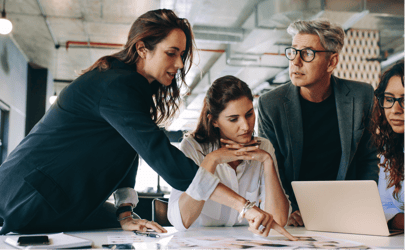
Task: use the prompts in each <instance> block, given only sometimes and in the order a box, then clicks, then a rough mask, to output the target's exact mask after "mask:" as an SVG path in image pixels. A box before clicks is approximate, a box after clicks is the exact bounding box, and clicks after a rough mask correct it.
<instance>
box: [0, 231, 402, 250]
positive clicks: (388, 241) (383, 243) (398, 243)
mask: <svg viewBox="0 0 405 250" xmlns="http://www.w3.org/2000/svg"><path fill="white" fill-rule="evenodd" d="M166 228H167V229H168V231H169V233H168V234H167V235H168V237H164V235H162V237H161V238H159V239H164V238H165V239H166V238H167V239H168V241H170V239H174V238H173V237H171V236H172V235H173V236H175V237H176V238H177V239H179V238H181V239H187V238H188V239H193V238H194V239H195V238H198V237H200V238H201V237H207V238H208V237H230V238H245V239H246V238H249V239H253V240H261V241H262V240H266V238H263V237H260V236H257V235H254V234H253V233H251V232H250V231H248V230H247V227H206V228H198V229H197V228H196V229H190V230H188V231H185V232H177V230H175V229H174V228H173V227H166ZM286 229H287V230H288V231H289V232H290V233H291V234H292V235H294V236H301V235H302V236H323V237H328V238H334V239H338V240H339V239H340V240H345V241H355V242H359V243H362V244H363V245H366V246H369V247H372V248H394V249H404V235H403V234H400V235H395V236H390V237H383V236H368V235H357V234H341V233H326V232H318V231H307V230H306V229H305V228H302V227H301V228H294V227H286ZM66 233H67V234H70V235H75V236H78V237H82V238H86V239H90V240H92V241H93V248H101V245H102V244H107V243H108V236H122V237H125V236H129V237H132V236H133V235H134V234H133V233H132V232H128V231H122V230H121V229H109V230H95V231H77V232H66ZM270 235H271V236H270V238H271V237H275V236H279V234H278V233H277V232H275V231H274V230H272V232H271V234H270ZM6 237H7V236H0V249H13V247H11V246H9V245H7V244H6V243H4V240H5V239H6ZM277 238H279V237H277ZM147 240H148V241H154V240H155V241H156V239H152V238H149V237H147ZM182 248H183V247H182ZM232 248H233V247H232Z"/></svg>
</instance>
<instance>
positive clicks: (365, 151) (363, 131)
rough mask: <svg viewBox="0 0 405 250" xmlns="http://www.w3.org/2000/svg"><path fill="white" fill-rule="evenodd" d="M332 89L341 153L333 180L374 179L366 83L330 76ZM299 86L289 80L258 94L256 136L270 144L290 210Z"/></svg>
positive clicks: (298, 142) (299, 140)
mask: <svg viewBox="0 0 405 250" xmlns="http://www.w3.org/2000/svg"><path fill="white" fill-rule="evenodd" d="M331 85H332V87H333V90H334V93H335V102H336V111H337V118H338V124H339V125H338V126H339V134H340V143H341V146H342V157H341V161H340V165H339V171H338V175H337V180H375V181H376V182H377V181H378V171H379V169H378V165H377V164H378V158H377V150H376V148H375V147H374V146H373V145H372V139H371V134H370V132H369V131H368V129H367V127H368V124H369V121H370V117H371V112H372V108H373V97H374V94H373V93H374V90H373V87H372V86H371V85H370V84H367V83H361V82H354V81H349V80H344V79H340V78H337V77H334V76H332V77H331ZM299 95H300V93H299V87H296V86H294V85H293V84H292V83H291V82H289V83H287V84H284V85H281V86H280V87H278V88H276V89H274V90H271V91H269V92H267V93H266V94H264V95H262V96H260V98H259V104H258V110H259V112H258V113H259V115H258V120H259V124H258V127H259V136H262V137H265V138H267V139H269V140H270V141H271V143H272V144H273V146H274V149H275V152H276V157H277V163H278V168H279V174H280V179H281V181H282V184H283V187H284V189H285V190H286V193H287V194H288V195H289V199H290V201H291V205H292V208H293V211H295V210H297V209H298V206H297V203H296V200H295V196H294V193H293V190H292V186H291V182H292V181H298V180H299V179H298V176H299V171H300V167H301V158H302V147H303V131H302V117H301V104H300V101H299Z"/></svg>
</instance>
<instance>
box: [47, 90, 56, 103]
mask: <svg viewBox="0 0 405 250" xmlns="http://www.w3.org/2000/svg"><path fill="white" fill-rule="evenodd" d="M57 98H58V95H57V94H56V91H55V93H53V96H51V97H49V103H50V104H51V105H52V104H53V103H54V102H55V101H56V99H57Z"/></svg>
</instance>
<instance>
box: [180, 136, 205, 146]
mask: <svg viewBox="0 0 405 250" xmlns="http://www.w3.org/2000/svg"><path fill="white" fill-rule="evenodd" d="M184 148H194V149H198V150H200V149H201V145H200V143H199V142H197V141H196V139H195V138H194V137H193V136H191V135H185V136H184V137H183V140H182V141H181V142H180V149H184Z"/></svg>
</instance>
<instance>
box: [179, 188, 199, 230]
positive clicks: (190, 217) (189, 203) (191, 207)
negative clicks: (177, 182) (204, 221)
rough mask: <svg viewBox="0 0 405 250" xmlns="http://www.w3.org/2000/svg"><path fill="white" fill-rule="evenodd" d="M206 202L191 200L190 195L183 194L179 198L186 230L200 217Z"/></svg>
mask: <svg viewBox="0 0 405 250" xmlns="http://www.w3.org/2000/svg"><path fill="white" fill-rule="evenodd" d="M204 204H205V201H204V200H201V201H197V200H195V199H193V198H191V197H190V196H189V195H188V194H186V193H182V194H181V195H180V198H179V209H180V215H181V221H182V222H183V226H184V227H185V228H189V227H190V226H191V225H192V224H193V223H194V221H195V220H196V219H197V218H198V216H200V214H201V211H202V209H203V207H204Z"/></svg>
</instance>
